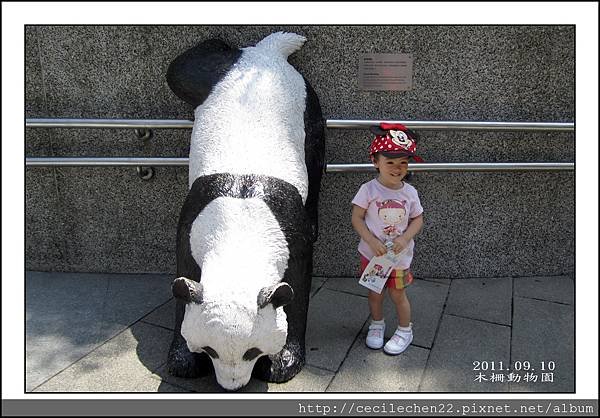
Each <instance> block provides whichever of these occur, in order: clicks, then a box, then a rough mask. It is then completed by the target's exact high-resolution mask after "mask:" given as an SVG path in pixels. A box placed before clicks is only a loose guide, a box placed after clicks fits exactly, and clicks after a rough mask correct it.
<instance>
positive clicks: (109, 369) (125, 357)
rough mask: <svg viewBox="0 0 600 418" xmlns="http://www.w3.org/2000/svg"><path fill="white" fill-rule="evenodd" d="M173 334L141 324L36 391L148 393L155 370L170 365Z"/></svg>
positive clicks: (112, 340) (110, 341) (104, 345)
mask: <svg viewBox="0 0 600 418" xmlns="http://www.w3.org/2000/svg"><path fill="white" fill-rule="evenodd" d="M171 338H172V333H171V332H170V331H168V330H165V329H163V328H160V327H156V326H152V325H149V324H144V323H138V324H135V325H134V326H132V327H131V328H129V329H127V330H125V331H124V332H122V333H121V334H119V335H118V336H116V337H115V338H113V339H111V340H109V341H108V342H106V343H105V344H103V345H102V346H101V347H99V348H97V349H96V350H94V351H93V352H92V353H90V354H89V355H87V356H85V357H84V358H83V359H81V360H79V361H78V362H76V363H75V364H73V365H72V366H71V367H69V368H67V369H65V370H63V371H62V372H61V373H59V374H58V375H56V376H54V377H53V378H52V379H50V380H48V381H47V382H46V383H44V384H43V385H41V386H40V387H38V388H37V389H36V390H35V391H36V392H121V391H123V392H130V391H135V390H146V389H147V388H148V382H151V381H150V380H148V379H150V376H151V374H152V371H153V370H156V369H158V368H159V367H160V366H161V365H162V364H164V363H166V360H167V358H166V353H167V350H168V348H169V344H170V343H171Z"/></svg>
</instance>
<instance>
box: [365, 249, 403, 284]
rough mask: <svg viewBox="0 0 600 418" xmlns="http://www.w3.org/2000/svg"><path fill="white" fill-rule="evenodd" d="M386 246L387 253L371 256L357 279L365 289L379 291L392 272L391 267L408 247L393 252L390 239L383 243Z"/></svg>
mask: <svg viewBox="0 0 600 418" xmlns="http://www.w3.org/2000/svg"><path fill="white" fill-rule="evenodd" d="M385 246H386V247H387V250H388V251H387V253H386V254H385V255H381V256H378V257H373V258H371V261H369V264H367V267H365V271H363V274H362V275H361V276H360V279H358V283H359V284H360V285H362V286H364V287H366V288H367V289H370V290H372V291H374V292H377V293H381V291H382V290H383V288H384V286H385V282H387V279H388V278H389V277H390V274H392V269H393V268H394V266H395V265H396V264H397V262H398V259H399V258H400V256H401V255H402V254H403V253H404V252H405V251H407V250H408V247H407V248H405V249H404V250H402V251H400V252H399V253H398V254H394V251H393V250H392V247H393V246H394V244H393V243H392V242H391V241H388V242H386V243H385Z"/></svg>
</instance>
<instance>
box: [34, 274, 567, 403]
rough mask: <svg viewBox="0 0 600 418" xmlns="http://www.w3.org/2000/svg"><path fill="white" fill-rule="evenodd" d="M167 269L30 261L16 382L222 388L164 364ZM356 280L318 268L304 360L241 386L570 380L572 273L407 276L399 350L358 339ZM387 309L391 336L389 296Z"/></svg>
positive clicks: (530, 386)
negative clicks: (281, 379)
mask: <svg viewBox="0 0 600 418" xmlns="http://www.w3.org/2000/svg"><path fill="white" fill-rule="evenodd" d="M171 281H172V277H167V276H166V275H146V274H144V275H142V274H77V273H42V272H27V275H26V388H25V390H26V391H35V392H56V391H58V392H123V391H124V392H222V389H221V388H220V387H219V386H218V384H217V383H216V380H215V378H214V377H213V376H208V377H204V378H199V379H181V378H174V377H172V376H170V375H169V374H168V373H167V372H166V368H165V363H166V355H167V350H168V347H169V344H170V342H171V337H172V333H173V326H174V301H173V299H172V296H171V294H170V284H171ZM357 281H358V279H354V278H329V279H325V278H319V277H315V278H314V279H313V287H312V296H311V302H310V309H309V318H308V329H307V336H306V341H307V342H306V350H307V365H306V366H305V368H304V369H303V370H302V372H301V373H300V374H298V375H297V376H296V377H295V378H294V379H292V380H291V381H289V382H287V383H284V384H273V383H265V382H262V381H258V380H255V379H252V380H251V381H250V383H249V384H248V385H247V386H246V387H244V388H243V389H242V390H241V392H309V391H311V392H574V389H575V387H574V382H575V379H574V370H575V367H574V323H575V322H574V305H573V303H574V288H573V279H572V278H571V277H523V278H500V279H467V280H465V279H454V280H452V279H447V280H441V279H431V280H428V279H421V280H415V283H414V284H413V285H412V286H411V287H410V288H409V290H407V292H408V294H409V298H410V301H411V304H412V311H413V323H414V333H415V334H414V335H415V336H414V341H413V343H412V345H411V346H410V347H409V348H408V349H407V350H406V351H405V352H404V353H403V354H402V355H400V356H396V357H392V356H388V355H386V354H384V353H383V351H382V350H377V351H374V350H370V349H369V348H367V347H366V346H365V343H364V339H365V336H366V331H367V327H368V320H369V315H368V307H367V299H366V294H367V290H366V289H364V288H363V287H362V286H359V285H358V283H357ZM385 311H386V320H387V323H388V329H387V330H386V338H389V337H390V336H391V334H392V333H393V330H394V328H395V325H396V321H395V319H394V318H395V315H394V309H393V306H392V305H391V303H390V302H389V300H386V307H385ZM500 363H502V365H501V364H500ZM501 367H502V368H503V369H505V370H500V368H501ZM542 368H543V369H544V370H542ZM476 369H477V370H476ZM506 369H510V370H506Z"/></svg>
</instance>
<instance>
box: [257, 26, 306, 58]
mask: <svg viewBox="0 0 600 418" xmlns="http://www.w3.org/2000/svg"><path fill="white" fill-rule="evenodd" d="M305 41H306V38H305V37H304V36H301V35H298V34H297V33H291V32H275V33H272V34H271V35H269V36H267V37H266V38H264V39H263V40H262V41H260V42H259V43H257V44H256V48H260V49H263V50H265V51H270V52H273V53H278V54H280V55H281V56H282V57H283V58H285V59H287V57H289V56H290V55H291V54H292V53H293V52H295V51H297V50H299V49H300V48H301V47H302V45H304V42H305Z"/></svg>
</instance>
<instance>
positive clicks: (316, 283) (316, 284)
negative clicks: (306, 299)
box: [310, 277, 327, 297]
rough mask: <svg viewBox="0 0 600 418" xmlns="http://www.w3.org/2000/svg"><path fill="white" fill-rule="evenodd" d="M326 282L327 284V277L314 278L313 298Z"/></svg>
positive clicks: (312, 283)
mask: <svg viewBox="0 0 600 418" xmlns="http://www.w3.org/2000/svg"><path fill="white" fill-rule="evenodd" d="M325 282H327V277H313V278H312V282H311V284H310V297H313V296H314V295H315V293H317V292H318V291H319V289H321V287H322V286H323V285H324V284H325Z"/></svg>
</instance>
